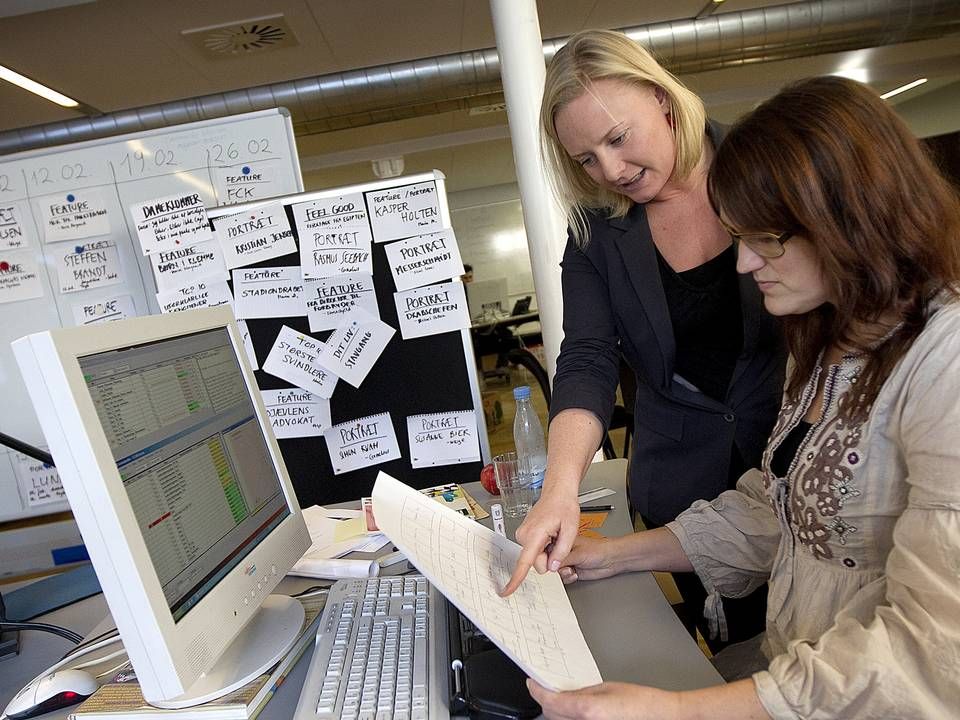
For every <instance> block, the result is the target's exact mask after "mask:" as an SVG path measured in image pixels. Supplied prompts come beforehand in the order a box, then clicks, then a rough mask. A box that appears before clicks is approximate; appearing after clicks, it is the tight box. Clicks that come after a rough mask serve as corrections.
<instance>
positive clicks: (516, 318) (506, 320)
mask: <svg viewBox="0 0 960 720" xmlns="http://www.w3.org/2000/svg"><path fill="white" fill-rule="evenodd" d="M539 319H540V311H539V310H534V311H533V312H528V313H523V314H522V315H504V316H502V317H498V318H492V319H490V320H487V319H480V320H474V321H473V324H472V325H471V326H470V329H471V330H476V331H479V332H490V331H491V330H492V329H493V328H494V327H495V326H499V327H515V326H517V325H523V324H524V323H526V322H533V321H534V320H539Z"/></svg>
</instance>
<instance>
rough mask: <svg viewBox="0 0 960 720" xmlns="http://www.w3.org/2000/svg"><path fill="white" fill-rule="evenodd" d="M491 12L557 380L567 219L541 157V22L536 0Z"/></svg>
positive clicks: (503, 3) (504, 0)
mask: <svg viewBox="0 0 960 720" xmlns="http://www.w3.org/2000/svg"><path fill="white" fill-rule="evenodd" d="M490 13H491V15H492V16H493V30H494V33H495V35H496V38H497V51H498V52H499V54H500V75H501V77H502V79H503V93H504V96H505V97H506V101H507V120H508V121H509V123H510V137H511V139H512V142H513V161H514V164H515V165H516V168H517V181H518V182H519V185H520V203H521V205H522V206H523V224H524V226H525V227H526V231H527V248H528V250H529V252H530V266H531V267H532V268H533V284H534V288H535V289H536V291H537V305H538V307H539V309H540V325H541V327H542V329H543V345H544V349H545V350H546V357H547V373H548V374H549V376H550V379H551V381H552V380H553V376H554V374H555V373H556V371H557V355H558V354H559V353H560V341H561V340H562V339H563V297H562V295H561V291H560V259H561V257H562V256H563V247H564V244H565V243H566V236H567V232H566V220H565V219H564V215H563V212H562V211H561V210H560V208H559V207H557V204H556V203H555V202H554V201H553V196H552V194H551V192H550V189H549V187H548V185H547V179H546V175H545V172H544V169H543V164H542V162H541V159H540V130H539V117H540V100H541V98H542V97H543V80H544V76H545V74H546V68H545V65H544V61H543V41H542V40H541V38H540V21H539V19H538V18H537V5H536V2H535V0H490Z"/></svg>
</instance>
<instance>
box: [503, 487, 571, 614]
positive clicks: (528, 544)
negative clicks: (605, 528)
mask: <svg viewBox="0 0 960 720" xmlns="http://www.w3.org/2000/svg"><path fill="white" fill-rule="evenodd" d="M579 529H580V504H579V503H578V502H577V488H576V486H575V485H574V486H572V487H571V488H570V489H569V490H567V489H566V488H564V489H561V488H551V489H550V490H549V491H548V489H547V488H546V487H544V491H543V495H541V496H540V499H539V500H538V501H537V502H536V503H535V504H534V506H533V507H532V508H531V509H530V512H528V513H527V517H526V518H525V519H524V521H523V523H522V524H521V525H520V527H519V528H517V542H519V543H520V544H521V545H523V550H522V551H521V553H520V557H519V558H518V560H517V565H516V567H515V568H514V571H513V575H512V576H511V577H510V581H509V582H508V583H507V585H506V587H504V588H503V590H501V591H500V595H501V596H502V597H506V596H507V595H509V594H510V593H512V592H513V591H514V590H516V589H517V588H518V587H520V583H522V582H523V579H524V578H525V577H526V576H527V572H529V570H530V568H531V567H534V568H536V570H537V572H538V573H540V574H541V575H542V574H543V573H545V572H547V570H553V571H556V570H559V569H560V566H561V565H562V564H563V562H564V559H565V558H566V557H567V554H568V553H569V552H570V548H571V547H572V546H573V541H574V540H575V539H576V537H577V531H578V530H579Z"/></svg>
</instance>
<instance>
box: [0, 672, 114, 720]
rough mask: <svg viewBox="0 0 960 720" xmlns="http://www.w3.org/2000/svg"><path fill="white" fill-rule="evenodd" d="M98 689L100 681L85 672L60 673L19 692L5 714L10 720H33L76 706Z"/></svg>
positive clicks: (31, 684) (36, 681)
mask: <svg viewBox="0 0 960 720" xmlns="http://www.w3.org/2000/svg"><path fill="white" fill-rule="evenodd" d="M97 687H99V686H98V685H97V679H96V678H95V677H93V675H91V674H90V673H88V672H84V671H83V670H57V671H56V672H52V673H49V674H48V675H44V676H43V677H41V678H39V679H37V680H34V681H33V682H32V683H30V684H29V685H27V686H26V687H25V688H24V689H23V690H21V691H20V692H18V693H17V694H16V695H15V696H14V698H13V700H11V701H10V703H9V704H8V705H7V709H6V710H5V711H4V714H5V715H6V716H7V717H8V718H9V719H10V720H22V719H23V718H32V717H36V716H37V715H42V714H43V713H47V712H50V711H51V710H57V709H58V708H65V707H69V706H70V705H76V704H77V703H78V702H80V701H81V700H84V699H86V698H88V697H90V696H91V695H93V693H94V691H95V690H96V689H97Z"/></svg>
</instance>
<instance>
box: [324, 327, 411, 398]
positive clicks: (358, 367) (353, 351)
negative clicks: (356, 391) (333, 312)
mask: <svg viewBox="0 0 960 720" xmlns="http://www.w3.org/2000/svg"><path fill="white" fill-rule="evenodd" d="M394 332H396V331H395V330H394V329H393V328H392V327H390V326H389V325H387V324H386V323H385V322H382V321H381V320H380V318H378V317H375V316H373V315H371V314H370V313H368V312H367V311H366V310H364V309H362V308H354V309H353V310H352V311H351V313H350V314H349V315H347V316H346V317H345V318H344V319H343V320H342V321H341V323H340V324H339V325H338V326H337V329H336V330H334V331H333V332H332V333H331V334H330V337H328V338H327V344H326V345H325V346H324V348H323V350H322V351H321V352H320V355H319V357H318V358H317V359H318V361H319V362H320V364H321V365H322V366H323V367H325V368H327V369H328V370H329V371H330V372H332V373H333V374H334V375H336V376H337V377H339V378H343V379H344V380H346V381H347V382H348V383H350V384H351V385H353V386H354V387H356V388H358V387H360V384H361V383H362V382H363V379H364V378H365V377H366V376H367V373H369V372H370V368H372V367H373V364H374V363H375V362H376V361H377V358H379V357H380V354H381V353H382V352H383V349H384V348H385V347H386V346H387V343H389V342H390V338H392V337H393V333H394Z"/></svg>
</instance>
